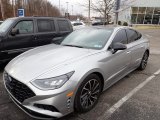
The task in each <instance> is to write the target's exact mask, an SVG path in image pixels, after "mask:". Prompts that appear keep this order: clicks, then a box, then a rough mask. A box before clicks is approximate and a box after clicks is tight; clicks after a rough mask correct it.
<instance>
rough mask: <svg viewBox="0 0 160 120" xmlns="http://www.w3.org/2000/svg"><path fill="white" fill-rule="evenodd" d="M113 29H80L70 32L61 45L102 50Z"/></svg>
mask: <svg viewBox="0 0 160 120" xmlns="http://www.w3.org/2000/svg"><path fill="white" fill-rule="evenodd" d="M112 32H113V29H109V28H108V29H81V30H77V31H74V32H72V33H71V34H70V35H68V36H67V37H66V38H65V39H64V40H63V41H62V43H61V45H65V46H72V47H81V48H89V49H98V50H100V49H102V48H103V47H104V46H105V45H106V43H107V41H108V39H109V38H110V36H111V34H112Z"/></svg>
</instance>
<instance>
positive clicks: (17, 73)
mask: <svg viewBox="0 0 160 120" xmlns="http://www.w3.org/2000/svg"><path fill="white" fill-rule="evenodd" d="M88 54H90V51H89V50H88V49H83V48H76V47H67V46H60V45H54V44H53V45H47V46H42V47H38V48H35V49H33V50H30V51H27V52H25V53H23V54H21V55H20V56H18V57H16V58H15V59H13V60H12V61H11V62H10V63H9V64H8V65H7V66H6V68H5V70H6V72H7V73H8V74H10V75H11V76H12V77H14V78H15V79H18V80H23V82H28V81H30V80H33V79H35V78H36V77H38V76H39V75H41V74H43V73H46V72H47V71H49V70H52V69H56V68H59V66H63V65H65V64H67V63H70V62H69V61H72V60H73V61H74V59H75V60H77V59H78V58H80V57H83V56H86V55H88ZM62 74H63V73H62Z"/></svg>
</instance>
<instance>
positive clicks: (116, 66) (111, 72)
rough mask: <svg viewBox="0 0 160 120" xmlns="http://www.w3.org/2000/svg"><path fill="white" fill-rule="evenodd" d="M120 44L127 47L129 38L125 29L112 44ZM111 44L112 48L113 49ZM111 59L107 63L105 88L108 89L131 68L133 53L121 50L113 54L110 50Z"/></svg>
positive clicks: (116, 36) (117, 34) (119, 32)
mask: <svg viewBox="0 0 160 120" xmlns="http://www.w3.org/2000/svg"><path fill="white" fill-rule="evenodd" d="M116 42H119V43H123V44H125V45H126V46H128V45H127V36H126V31H125V29H121V30H119V31H118V32H117V33H116V35H115V37H114V39H113V41H112V44H114V43H116ZM112 44H111V48H112ZM109 55H110V56H109V57H107V59H106V62H105V65H104V66H105V68H106V70H105V72H106V73H105V75H106V77H105V78H106V80H105V88H108V87H109V86H110V85H112V84H114V83H115V82H117V80H119V79H121V77H123V76H124V75H125V74H126V73H127V71H128V68H129V65H130V61H131V51H129V49H128V48H127V49H126V50H119V51H117V52H116V53H114V54H113V52H112V50H109Z"/></svg>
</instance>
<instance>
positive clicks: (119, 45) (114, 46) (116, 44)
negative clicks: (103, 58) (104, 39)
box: [112, 42, 127, 54]
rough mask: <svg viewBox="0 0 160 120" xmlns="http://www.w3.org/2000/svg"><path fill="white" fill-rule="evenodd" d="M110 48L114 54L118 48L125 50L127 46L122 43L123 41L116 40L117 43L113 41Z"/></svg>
mask: <svg viewBox="0 0 160 120" xmlns="http://www.w3.org/2000/svg"><path fill="white" fill-rule="evenodd" d="M112 49H113V54H114V53H116V52H117V51H118V50H125V49H127V46H126V45H125V44H123V43H119V42H117V43H114V44H113V45H112Z"/></svg>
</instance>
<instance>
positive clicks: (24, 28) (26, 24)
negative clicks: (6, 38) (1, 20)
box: [15, 20, 33, 34]
mask: <svg viewBox="0 0 160 120" xmlns="http://www.w3.org/2000/svg"><path fill="white" fill-rule="evenodd" d="M15 28H16V29H19V34H29V33H33V21H29V20H28V21H20V22H19V23H18V24H17V25H16V26H15Z"/></svg>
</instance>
